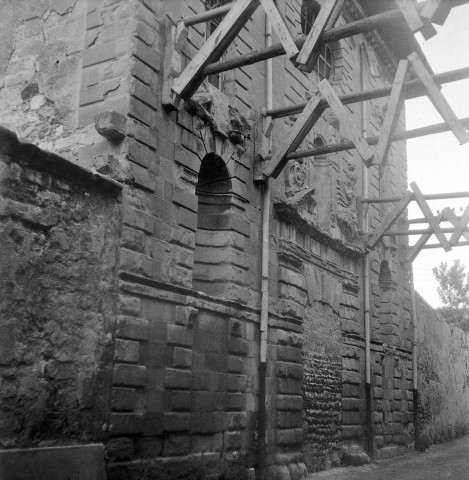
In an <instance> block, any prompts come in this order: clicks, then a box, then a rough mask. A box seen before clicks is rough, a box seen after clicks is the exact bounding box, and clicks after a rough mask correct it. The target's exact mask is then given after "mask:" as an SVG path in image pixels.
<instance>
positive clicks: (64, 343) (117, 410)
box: [0, 0, 414, 480]
mask: <svg viewBox="0 0 469 480" xmlns="http://www.w3.org/2000/svg"><path fill="white" fill-rule="evenodd" d="M23 3H25V2H23ZM26 3H27V4H28V7H27V8H26V7H25V6H24V7H22V8H20V7H19V6H18V5H17V4H16V2H6V3H4V4H3V6H2V7H1V9H2V12H1V13H2V15H1V18H2V20H1V22H2V29H1V33H0V36H1V37H2V44H3V45H5V48H4V49H3V50H2V52H1V53H0V75H1V80H0V110H1V112H2V120H1V122H2V125H3V127H5V128H6V129H8V130H2V131H1V136H2V140H1V146H0V152H1V160H2V170H1V171H2V175H1V177H0V181H1V184H2V207H1V212H2V213H1V232H0V235H1V236H2V246H3V245H6V248H2V252H1V255H2V256H4V261H2V266H1V268H2V276H1V278H2V280H1V281H2V295H1V311H2V317H1V320H0V322H1V323H0V331H1V332H2V333H1V336H0V339H1V340H0V341H1V345H2V351H1V353H0V359H1V362H0V371H1V374H2V381H1V387H0V398H1V399H2V406H3V407H2V411H1V420H0V425H1V429H0V431H1V434H0V435H1V438H0V445H1V447H2V448H3V449H11V448H24V447H43V446H49V445H69V444H73V443H92V442H101V443H104V444H105V446H106V464H107V475H108V478H109V479H120V478H129V477H128V476H127V475H129V474H135V475H137V474H139V475H143V474H145V475H147V474H148V475H150V474H152V473H155V472H159V471H161V469H163V470H164V471H165V472H167V473H168V472H169V474H170V475H172V476H173V477H177V476H178V475H183V474H184V471H185V469H193V468H194V465H195V464H198V465H202V466H201V467H200V468H203V469H205V470H206V471H210V470H215V471H218V472H220V471H225V473H226V472H229V470H230V468H232V466H233V465H234V464H236V465H243V466H244V467H246V468H248V467H252V468H255V469H256V468H257V466H258V459H259V455H260V452H259V449H258V445H259V443H258V440H259V437H258V435H259V432H258V427H259V398H260V397H259V339H260V332H259V326H260V308H261V244H262V191H263V187H262V186H256V185H255V184H254V182H253V174H254V168H255V162H254V156H255V155H254V149H255V145H254V129H253V126H254V123H255V117H256V115H258V114H259V113H260V112H261V111H262V109H263V108H264V107H265V105H266V103H265V102H266V100H265V91H266V67H265V64H264V63H257V64H254V65H251V66H248V67H243V68H240V69H237V70H231V71H227V72H223V73H222V74H220V75H219V76H217V77H214V78H212V77H211V78H209V79H207V81H205V82H204V84H203V86H202V87H201V88H200V89H199V91H198V92H197V93H196V95H195V96H194V97H193V99H192V101H190V102H186V103H183V104H181V106H180V108H179V110H178V111H168V110H167V109H165V108H164V107H163V105H162V102H161V93H162V81H163V75H164V71H165V67H164V65H165V55H164V45H165V31H166V30H165V28H166V25H167V24H168V22H171V21H174V20H177V19H179V18H181V17H187V16H190V15H193V14H195V13H197V12H201V11H204V10H205V9H206V8H207V5H208V4H207V5H206V4H205V3H204V2H203V1H201V0H188V1H172V0H171V1H169V0H167V1H161V0H125V1H124V0H60V1H57V0H39V1H38V0H34V1H32V0H30V1H28V2H26ZM277 3H278V5H279V8H280V10H281V12H282V14H283V16H284V18H285V20H286V22H287V25H288V27H289V29H290V31H291V32H292V33H293V35H294V36H295V37H299V36H301V35H303V34H305V33H306V30H305V29H307V28H308V26H307V23H308V22H307V19H306V13H305V8H306V7H305V6H304V5H303V6H302V3H303V2H301V0H292V1H284V0H280V1H279V2H277ZM306 3H309V4H311V5H313V6H314V8H318V7H319V6H320V4H321V2H319V3H318V4H316V2H306ZM209 6H216V5H215V4H214V5H209ZM362 13H363V12H361V10H360V8H359V5H358V6H357V4H356V2H346V6H345V10H344V13H343V15H342V16H341V17H340V19H339V24H343V23H345V22H346V21H352V20H354V19H357V18H360V15H362ZM308 15H309V13H308ZM211 28H212V25H210V24H208V25H206V24H200V25H196V26H194V27H191V28H190V29H189V35H188V38H187V41H186V42H185V43H184V45H183V49H182V63H183V66H184V65H185V64H187V62H188V60H189V59H190V58H192V56H193V55H194V54H195V52H196V51H197V50H198V49H199V48H200V47H201V46H202V44H203V42H204V40H205V38H206V31H207V29H208V30H210V29H211ZM276 41H277V40H276V37H275V34H274V43H275V42H276ZM264 45H265V14H264V12H263V10H262V8H258V9H257V11H256V12H255V14H254V15H253V16H252V18H251V20H249V21H248V23H247V24H246V26H245V27H244V28H243V30H242V32H241V34H240V35H239V36H238V37H237V38H236V40H235V41H234V42H233V43H232V44H231V45H230V47H229V48H228V51H227V53H226V57H227V58H229V57H230V56H237V55H243V54H245V53H247V52H249V51H251V50H256V49H260V48H263V46H264ZM320 61H322V62H323V63H322V64H320V65H319V64H318V66H317V73H318V74H320V75H323V76H326V77H327V78H329V79H330V81H331V83H332V85H333V87H334V89H335V90H336V91H337V93H339V94H346V93H350V92H352V91H358V90H361V89H362V90H363V89H372V88H379V87H381V86H384V85H388V84H390V83H391V82H392V79H393V77H394V68H395V63H394V59H393V58H392V54H390V52H389V49H388V48H387V46H386V44H385V42H384V41H383V40H382V39H381V38H380V37H379V36H376V35H373V34H369V35H366V36H365V35H356V36H354V37H350V38H347V39H343V40H339V41H337V42H335V43H333V44H330V45H329V46H328V47H327V49H326V50H325V51H324V52H323V54H322V56H321V57H320ZM360 65H361V68H360ZM166 68H167V67H166ZM273 72H274V75H273V104H274V106H275V107H281V106H285V105H288V104H297V103H302V102H304V101H305V98H307V97H308V95H310V94H311V93H312V92H314V89H315V87H314V84H313V83H312V82H311V79H310V77H309V76H308V75H305V74H303V73H301V72H300V71H299V70H298V69H297V68H296V67H295V66H294V65H293V64H292V63H291V62H290V61H289V60H288V59H287V58H285V57H278V58H276V59H274V60H273ZM385 107H386V99H377V100H372V101H370V102H367V103H366V106H365V112H364V113H365V114H363V112H362V111H361V110H360V104H352V105H349V106H348V108H349V109H350V112H351V114H352V115H353V118H354V120H355V121H356V123H357V124H360V125H361V126H362V127H363V128H366V130H367V132H368V134H369V135H371V136H372V135H377V134H378V132H379V129H380V126H381V122H382V120H383V116H384V112H385ZM293 122H294V118H293V117H286V118H284V119H278V120H275V121H274V123H273V128H272V129H271V130H270V137H269V138H266V141H268V142H271V145H272V150H273V151H275V149H276V148H278V146H279V145H280V144H281V142H282V141H283V140H284V139H285V137H286V135H287V133H288V131H289V129H290V128H291V125H292V124H293ZM399 123H400V127H401V128H402V129H404V115H402V116H401V118H400V121H399ZM343 135H344V134H343V132H342V130H341V126H340V124H339V122H338V119H337V118H336V117H335V116H334V115H333V114H332V112H331V111H329V110H326V111H325V113H324V115H323V116H322V118H321V119H320V120H319V121H318V123H317V125H316V126H315V128H314V129H313V131H312V132H311V133H310V135H309V136H308V137H307V139H306V140H305V142H304V144H305V145H304V146H305V147H306V148H309V147H311V146H321V145H325V144H331V143H337V142H339V141H341V140H342V139H343V138H344V137H343ZM17 137H18V138H19V139H20V141H18V140H17ZM31 144H33V145H35V146H36V147H32V146H31ZM47 152H51V153H47ZM364 181H365V182H366V183H367V184H368V189H369V195H370V196H372V197H377V196H399V195H402V194H403V192H405V191H406V188H407V187H406V185H407V180H406V151H405V145H404V144H403V143H402V142H398V143H394V144H393V146H392V148H391V152H390V157H389V160H388V162H387V164H386V166H384V167H382V168H381V169H379V168H377V167H371V168H370V169H368V179H367V180H364V175H363V171H362V161H361V159H360V158H359V156H358V155H357V154H356V152H355V150H350V151H345V152H339V153H332V154H327V155H320V156H316V157H309V158H305V159H303V160H301V161H290V162H289V163H288V164H287V166H286V167H285V169H284V171H283V172H282V173H281V174H280V175H279V177H278V178H277V179H276V180H275V181H272V182H271V183H272V185H271V206H272V210H271V218H270V235H269V244H270V256H269V326H268V348H267V382H266V434H265V438H266V447H265V452H266V455H265V461H266V465H267V468H268V469H269V470H268V471H269V474H268V475H269V477H268V478H282V479H292V480H293V479H297V478H300V477H301V476H303V475H305V474H306V471H307V470H308V471H310V472H311V471H315V470H320V469H324V468H329V467H331V466H338V465H340V464H341V462H342V460H343V458H344V452H348V453H350V452H351V453H357V452H362V451H367V452H368V453H369V455H370V456H375V457H376V458H380V457H385V456H389V455H394V454H397V453H400V452H403V451H406V450H407V449H409V448H412V447H413V441H414V439H413V400H412V399H413V397H412V361H411V360H412V324H411V312H410V287H409V280H408V271H407V267H406V265H405V262H404V257H405V252H406V246H407V244H406V239H405V238H404V237H386V239H385V240H384V241H383V242H382V243H381V244H380V245H379V246H378V247H377V248H376V249H375V250H373V251H372V252H370V265H371V278H370V284H371V296H370V316H371V339H370V341H371V373H372V375H371V383H370V384H369V385H368V386H366V385H365V373H364V372H365V331H364V321H363V318H364V310H365V308H364V293H363V282H364V280H363V257H364V254H365V249H364V242H363V232H362V228H361V226H360V221H361V218H362V217H363V211H362V210H361V209H360V208H358V207H357V199H358V198H359V197H360V196H361V195H362V194H363V183H364ZM382 205H383V204H377V206H374V205H372V206H370V207H369V211H368V219H369V227H368V228H369V231H373V230H374V229H376V228H377V227H378V226H379V224H380V222H381V220H382V218H383V216H384V215H385V214H386V207H384V206H382ZM367 388H369V397H368V399H369V400H368V402H370V401H371V404H370V405H368V407H367ZM367 412H368V414H367ZM223 469H225V470H223ZM137 478H138V477H137Z"/></svg>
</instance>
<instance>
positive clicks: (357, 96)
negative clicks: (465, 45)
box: [265, 67, 469, 118]
mask: <svg viewBox="0 0 469 480" xmlns="http://www.w3.org/2000/svg"><path fill="white" fill-rule="evenodd" d="M432 78H433V79H434V80H435V81H436V82H437V83H440V84H443V83H450V82H457V81H459V80H464V79H466V78H469V67H466V68H459V69H457V70H451V71H448V72H443V73H439V74H437V75H433V77H432ZM391 89H392V85H391V86H389V87H383V88H377V89H374V90H364V91H362V92H355V93H349V94H347V95H341V96H340V97H339V98H340V101H341V102H342V103H343V104H344V105H348V104H351V103H358V102H364V101H366V100H374V99H376V98H382V97H387V96H389V95H390V93H391ZM404 89H405V94H404V98H405V99H406V100H409V99H411V98H417V97H423V96H424V95H426V94H427V91H426V90H425V87H424V86H423V85H422V83H421V82H420V80H411V81H408V82H406V83H405V84H404ZM324 104H325V105H327V104H326V102H325V101H324ZM305 106H306V103H299V104H297V105H290V106H288V107H282V108H274V109H272V110H267V111H266V112H265V115H266V116H269V117H272V118H281V117H288V116H290V115H297V114H299V113H300V112H302V110H303V108H304V107H305Z"/></svg>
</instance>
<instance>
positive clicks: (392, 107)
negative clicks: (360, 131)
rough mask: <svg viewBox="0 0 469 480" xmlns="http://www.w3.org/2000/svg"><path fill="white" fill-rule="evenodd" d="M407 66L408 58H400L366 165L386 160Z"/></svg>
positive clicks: (399, 110) (396, 118) (400, 103)
mask: <svg viewBox="0 0 469 480" xmlns="http://www.w3.org/2000/svg"><path fill="white" fill-rule="evenodd" d="M408 66H409V61H408V60H401V61H400V62H399V65H398V67H397V72H396V77H395V79H394V84H393V86H392V90H391V95H390V97H389V101H388V106H387V110H386V116H385V117H384V122H383V125H382V127H381V130H380V136H379V141H378V145H377V146H376V154H375V156H374V157H373V158H372V159H371V160H369V161H367V162H365V163H366V166H367V167H370V166H371V165H372V164H373V165H381V164H384V163H385V162H386V160H387V156H388V153H389V148H390V146H391V142H390V139H391V135H392V134H393V133H394V130H395V128H396V125H397V121H398V119H399V115H400V113H401V109H402V104H403V103H404V82H405V79H406V73H407V69H408Z"/></svg>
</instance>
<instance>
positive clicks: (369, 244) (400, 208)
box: [366, 192, 413, 250]
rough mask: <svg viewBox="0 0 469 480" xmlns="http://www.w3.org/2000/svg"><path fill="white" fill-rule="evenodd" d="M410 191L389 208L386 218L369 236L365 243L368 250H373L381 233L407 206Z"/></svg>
mask: <svg viewBox="0 0 469 480" xmlns="http://www.w3.org/2000/svg"><path fill="white" fill-rule="evenodd" d="M412 197H413V195H412V193H411V192H407V194H406V195H404V196H403V197H402V198H401V199H400V200H399V203H398V204H397V205H396V206H395V207H394V209H393V210H391V211H390V212H389V213H388V215H387V216H386V218H385V219H384V220H383V222H382V223H381V225H380V226H379V228H378V229H377V230H376V232H375V233H374V234H373V235H372V236H371V238H370V239H369V240H368V242H367V244H366V248H368V250H373V249H374V248H375V247H376V245H377V244H378V242H379V241H380V240H381V238H382V237H383V235H384V234H385V233H386V232H387V231H388V230H389V229H390V228H391V227H392V226H393V225H394V222H395V221H396V220H397V219H398V218H399V217H400V216H401V214H402V212H403V211H404V210H405V209H406V208H407V205H409V203H410V202H411V200H412Z"/></svg>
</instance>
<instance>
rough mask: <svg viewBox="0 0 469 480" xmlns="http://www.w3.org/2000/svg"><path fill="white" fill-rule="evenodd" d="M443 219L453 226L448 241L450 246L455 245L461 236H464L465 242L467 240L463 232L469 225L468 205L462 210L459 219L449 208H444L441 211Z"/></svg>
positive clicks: (467, 236)
mask: <svg viewBox="0 0 469 480" xmlns="http://www.w3.org/2000/svg"><path fill="white" fill-rule="evenodd" d="M443 213H444V214H445V217H446V218H447V219H448V220H449V221H450V222H451V223H452V224H453V225H454V233H453V235H451V238H450V239H449V243H450V245H456V244H457V243H458V242H459V239H460V238H461V235H463V236H464V238H465V239H466V240H469V234H468V233H466V232H465V231H464V229H465V228H466V227H467V224H468V223H469V204H468V205H467V206H466V208H465V209H464V212H463V214H462V215H461V217H460V218H458V217H457V216H456V214H455V213H454V212H453V210H451V209H450V208H448V207H446V208H445V209H443Z"/></svg>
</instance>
